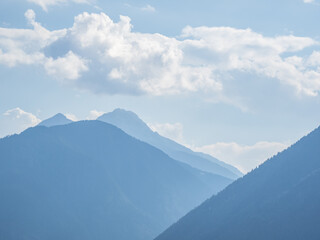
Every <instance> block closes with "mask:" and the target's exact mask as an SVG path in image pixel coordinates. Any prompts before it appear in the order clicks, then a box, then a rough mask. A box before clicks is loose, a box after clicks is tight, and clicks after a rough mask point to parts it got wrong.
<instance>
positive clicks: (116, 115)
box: [98, 109, 243, 179]
mask: <svg viewBox="0 0 320 240" xmlns="http://www.w3.org/2000/svg"><path fill="white" fill-rule="evenodd" d="M98 120H100V121H104V122H107V123H110V124H112V125H115V126H117V127H118V128H120V129H122V130H123V131H125V132H126V133H128V134H129V135H131V136H133V137H135V138H137V139H140V140H142V141H144V142H147V143H149V144H151V145H153V146H155V147H157V148H159V149H161V150H162V151H164V152H165V153H167V154H168V155H169V156H170V157H172V158H174V159H176V160H178V161H181V162H184V163H187V164H189V165H190V166H192V167H194V168H197V169H200V170H203V171H207V172H211V173H214V174H219V175H221V176H224V177H227V178H231V179H237V178H238V177H240V176H242V175H243V174H242V173H241V172H240V171H239V170H238V169H236V168H235V167H233V166H231V165H229V164H226V163H224V162H222V161H219V160H218V159H216V158H214V157H211V156H210V155H208V154H204V153H199V152H193V151H192V150H190V149H188V148H186V147H185V146H182V145H180V144H178V143H176V142H174V141H172V140H170V139H168V138H165V137H163V136H161V135H159V134H158V133H157V132H153V131H152V130H151V129H150V128H149V127H148V125H147V124H146V123H144V122H143V121H142V120H141V119H140V118H139V117H138V116H137V115H136V114H135V113H133V112H131V111H126V110H123V109H115V110H114V111H113V112H110V113H106V114H104V115H102V116H101V117H99V118H98Z"/></svg>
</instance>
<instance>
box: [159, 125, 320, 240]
mask: <svg viewBox="0 0 320 240" xmlns="http://www.w3.org/2000/svg"><path fill="white" fill-rule="evenodd" d="M319 186H320V128H318V129H316V130H315V131H313V132H312V133H310V134H309V135H308V136H306V137H304V138H302V139H301V140H300V141H298V142H297V143H296V144H294V145H293V146H291V147H290V148H289V149H287V150H285V151H283V152H282V153H279V154H278V155H276V156H274V157H273V158H271V159H270V160H268V161H267V162H265V163H264V164H263V165H261V166H260V167H259V168H257V169H255V170H254V171H252V172H251V173H249V174H248V175H246V176H244V177H243V178H242V179H239V180H238V181H235V182H234V183H233V184H231V185H230V186H228V187H227V188H226V189H225V190H223V191H222V192H220V193H219V194H218V195H217V196H214V197H212V198H211V199H209V200H207V201H206V202H205V203H203V204H202V205H200V206H199V207H198V208H196V209H195V210H193V211H191V212H190V213H189V214H187V215H186V216H185V217H183V218H182V219H181V220H179V221H178V222H177V223H176V224H174V225H173V226H171V227H170V228H169V229H168V230H166V231H165V232H164V233H162V234H161V235H160V236H159V237H157V238H156V240H179V239H183V240H195V239H197V240H211V239H215V240H229V239H237V240H256V239H259V240H270V239H273V240H283V239H290V240H302V239H308V240H317V239H320V191H319Z"/></svg>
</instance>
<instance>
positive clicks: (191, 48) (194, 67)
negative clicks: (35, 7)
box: [0, 10, 320, 96]
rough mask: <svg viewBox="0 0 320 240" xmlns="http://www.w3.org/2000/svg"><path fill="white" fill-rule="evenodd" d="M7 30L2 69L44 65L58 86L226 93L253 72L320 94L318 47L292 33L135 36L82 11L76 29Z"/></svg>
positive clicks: (2, 37)
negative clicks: (231, 82) (237, 78)
mask: <svg viewBox="0 0 320 240" xmlns="http://www.w3.org/2000/svg"><path fill="white" fill-rule="evenodd" d="M25 15H26V18H27V20H28V21H29V23H30V24H31V25H32V26H33V29H8V28H0V64H4V65H7V66H9V67H14V66H16V65H18V64H28V65H37V66H43V68H44V69H45V70H46V72H47V73H48V74H49V75H51V76H53V77H55V78H57V79H59V81H61V82H63V83H65V84H69V85H71V86H75V87H77V88H82V89H87V90H90V91H92V92H95V93H102V94H130V95H141V94H149V95H168V94H184V93H205V94H210V95H215V94H221V93H222V92H223V85H224V84H223V82H224V76H225V75H227V74H229V75H232V73H234V72H244V73H254V74H256V75H257V76H263V77H268V78H275V79H278V80H279V81H280V82H281V83H282V84H285V85H289V86H292V87H293V89H295V90H296V92H297V93H299V94H305V95H310V96H315V95H317V94H318V93H319V91H320V69H319V52H317V51H315V52H314V53H313V54H311V55H307V54H305V55H303V54H301V53H300V52H301V51H302V50H304V49H306V48H308V47H317V46H318V42H316V41H315V40H313V39H311V38H308V37H296V36H293V35H288V36H277V37H265V36H263V35H261V34H259V33H256V32H254V31H252V30H251V29H235V28H229V27H198V28H193V27H186V28H185V29H183V31H182V34H181V36H180V37H179V38H173V37H167V36H164V35H161V34H147V33H139V32H134V31H133V30H132V25H131V22H130V18H129V17H125V16H120V20H119V21H118V22H114V21H113V20H111V19H110V18H109V17H108V16H107V15H106V14H104V13H100V14H89V13H83V14H80V15H78V16H76V17H75V19H74V24H73V26H72V27H71V28H68V29H61V30H56V31H49V30H47V29H45V28H44V27H42V26H41V24H39V23H38V22H36V21H35V14H34V12H33V11H32V10H28V11H27V12H26V14H25Z"/></svg>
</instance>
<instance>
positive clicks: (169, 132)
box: [148, 123, 184, 143]
mask: <svg viewBox="0 0 320 240" xmlns="http://www.w3.org/2000/svg"><path fill="white" fill-rule="evenodd" d="M148 126H149V127H150V128H151V129H152V131H154V132H157V133H159V134H160V135H162V136H164V137H167V138H170V139H172V140H174V141H176V142H179V143H183V142H184V139H183V125H182V124H181V123H154V124H148Z"/></svg>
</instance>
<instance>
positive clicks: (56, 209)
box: [0, 121, 230, 240]
mask: <svg viewBox="0 0 320 240" xmlns="http://www.w3.org/2000/svg"><path fill="white" fill-rule="evenodd" d="M215 181H217V182H219V184H222V181H225V179H221V177H220V176H214V175H212V174H208V173H204V172H201V171H199V170H196V169H193V168H191V167H189V166H188V165H185V164H182V163H180V162H178V161H175V160H173V159H171V158H170V157H168V156H167V155H166V154H164V153H163V152H162V151H160V150H158V149H156V148H154V147H152V146H151V145H149V144H146V143H144V142H141V141H139V140H137V139H135V138H133V137H131V136H129V135H127V134H126V133H124V132H123V131H122V130H120V129H118V128H116V127H115V126H113V125H110V124H107V123H103V122H100V121H82V122H76V123H72V124H68V125H63V126H55V127H50V128H47V127H35V128H30V129H28V130H26V131H25V132H23V133H22V134H20V135H13V136H10V137H6V138H3V139H0V192H1V198H0V223H1V224H0V239H6V240H16V239H42V240H51V239H52V240H54V239H62V240H64V239H66V240H71V239H77V240H87V239H94V240H100V239H113V240H127V239H131V240H143V239H152V238H154V237H155V236H156V235H158V234H159V233H160V232H161V231H163V230H164V229H165V228H166V227H168V226H169V225H170V224H172V223H173V222H174V221H176V220H177V219H178V218H179V217H181V216H182V215H184V214H185V213H186V212H187V211H189V210H191V209H192V208H194V207H195V206H197V205H198V204H200V203H201V202H202V201H204V200H205V199H206V198H208V197H209V196H210V195H212V193H213V192H214V191H218V190H221V188H223V187H225V186H226V185H227V184H229V183H230V181H229V182H225V183H224V186H220V189H216V190H214V188H217V186H216V184H215ZM211 185H213V186H211ZM222 185H223V184H222Z"/></svg>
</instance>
